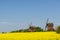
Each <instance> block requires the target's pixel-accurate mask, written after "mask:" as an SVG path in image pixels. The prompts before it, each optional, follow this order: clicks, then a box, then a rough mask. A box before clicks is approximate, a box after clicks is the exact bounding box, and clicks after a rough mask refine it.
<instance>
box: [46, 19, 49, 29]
mask: <svg viewBox="0 0 60 40" xmlns="http://www.w3.org/2000/svg"><path fill="white" fill-rule="evenodd" d="M48 21H49V19H47V21H46V26H45V30H46V28H47V24H48Z"/></svg>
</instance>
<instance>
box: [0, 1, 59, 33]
mask: <svg viewBox="0 0 60 40" xmlns="http://www.w3.org/2000/svg"><path fill="white" fill-rule="evenodd" d="M47 18H49V22H53V23H54V24H55V27H56V26H57V25H60V0H0V32H2V31H12V30H17V29H23V28H28V26H29V24H30V23H31V22H32V24H33V25H35V26H40V27H41V28H44V27H45V23H46V20H47Z"/></svg>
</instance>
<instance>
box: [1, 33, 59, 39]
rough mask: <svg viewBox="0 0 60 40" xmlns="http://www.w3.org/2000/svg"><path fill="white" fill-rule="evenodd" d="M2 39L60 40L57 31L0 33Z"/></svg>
mask: <svg viewBox="0 0 60 40" xmlns="http://www.w3.org/2000/svg"><path fill="white" fill-rule="evenodd" d="M0 40H60V34H57V33H56V32H27V33H7V34H0Z"/></svg>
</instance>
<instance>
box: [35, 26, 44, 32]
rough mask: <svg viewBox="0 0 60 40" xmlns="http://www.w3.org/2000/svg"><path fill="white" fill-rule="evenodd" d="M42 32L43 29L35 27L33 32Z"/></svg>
mask: <svg viewBox="0 0 60 40" xmlns="http://www.w3.org/2000/svg"><path fill="white" fill-rule="evenodd" d="M40 31H43V29H41V28H40V27H35V32H40Z"/></svg>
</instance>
